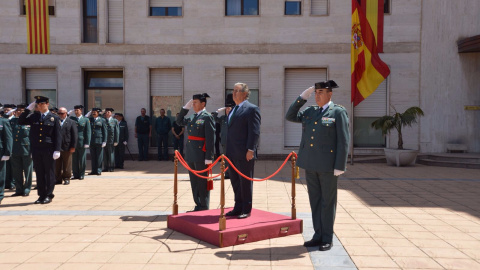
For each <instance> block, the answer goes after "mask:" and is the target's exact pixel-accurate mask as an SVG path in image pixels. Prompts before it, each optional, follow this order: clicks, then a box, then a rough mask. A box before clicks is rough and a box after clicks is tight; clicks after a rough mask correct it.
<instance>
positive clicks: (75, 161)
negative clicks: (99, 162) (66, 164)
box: [72, 147, 87, 178]
mask: <svg viewBox="0 0 480 270" xmlns="http://www.w3.org/2000/svg"><path fill="white" fill-rule="evenodd" d="M85 150H86V149H85V148H83V147H77V148H75V152H73V154H72V172H73V177H74V178H80V177H85V169H86V166H87V152H86V151H85Z"/></svg>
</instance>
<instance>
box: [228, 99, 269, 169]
mask: <svg viewBox="0 0 480 270" xmlns="http://www.w3.org/2000/svg"><path fill="white" fill-rule="evenodd" d="M232 112H233V110H232V111H231V112H230V113H232ZM260 122H261V117H260V109H259V108H258V107H257V106H255V105H253V104H252V103H250V102H248V100H247V101H245V102H244V103H243V104H242V106H240V107H238V109H237V111H236V112H235V114H234V115H232V117H231V118H230V120H229V123H228V132H227V157H228V158H230V159H242V160H245V156H246V154H247V151H248V150H249V149H250V150H253V151H254V154H255V155H254V156H255V158H256V157H257V146H258V140H259V138H260Z"/></svg>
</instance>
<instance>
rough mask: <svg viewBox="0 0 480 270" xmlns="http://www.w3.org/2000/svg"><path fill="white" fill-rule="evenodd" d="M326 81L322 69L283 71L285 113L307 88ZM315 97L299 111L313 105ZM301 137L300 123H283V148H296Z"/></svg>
mask: <svg viewBox="0 0 480 270" xmlns="http://www.w3.org/2000/svg"><path fill="white" fill-rule="evenodd" d="M326 79H327V70H326V69H324V68H310V69H301V68H289V69H285V99H284V102H285V103H284V106H285V113H286V112H287V111H288V108H290V105H292V103H293V102H294V101H295V100H296V99H297V98H298V96H299V95H300V94H301V93H302V92H303V91H304V90H305V89H307V88H308V87H310V86H312V85H314V84H315V83H316V82H320V81H325V80H326ZM315 104H316V103H315V97H314V95H313V94H312V96H311V97H310V98H309V99H308V101H307V103H306V104H305V105H304V106H303V107H302V108H301V109H300V110H304V109H305V108H306V107H307V106H311V105H315ZM301 137H302V126H301V124H300V123H293V122H290V121H285V130H284V145H285V147H298V146H299V145H300V140H301Z"/></svg>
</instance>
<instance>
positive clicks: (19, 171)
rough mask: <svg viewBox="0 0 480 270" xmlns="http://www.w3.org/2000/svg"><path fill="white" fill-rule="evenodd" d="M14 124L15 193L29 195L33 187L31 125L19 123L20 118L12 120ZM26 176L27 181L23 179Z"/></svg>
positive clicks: (11, 122) (13, 163)
mask: <svg viewBox="0 0 480 270" xmlns="http://www.w3.org/2000/svg"><path fill="white" fill-rule="evenodd" d="M10 124H11V125H12V130H13V132H12V136H13V148H12V157H11V158H10V161H11V164H12V176H13V180H14V182H15V188H16V191H15V194H17V195H25V196H28V195H29V194H30V190H31V189H32V173H33V161H32V158H31V156H30V155H31V152H30V138H29V136H30V126H29V125H19V124H18V118H12V120H10ZM23 176H25V181H24V179H23Z"/></svg>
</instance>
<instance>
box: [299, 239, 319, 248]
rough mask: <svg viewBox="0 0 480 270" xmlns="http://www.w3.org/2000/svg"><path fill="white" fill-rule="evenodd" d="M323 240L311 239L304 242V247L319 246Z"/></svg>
mask: <svg viewBox="0 0 480 270" xmlns="http://www.w3.org/2000/svg"><path fill="white" fill-rule="evenodd" d="M321 243H322V242H320V240H313V239H312V240H310V241H307V242H305V243H303V246H304V247H316V246H319V245H320V244H321Z"/></svg>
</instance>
